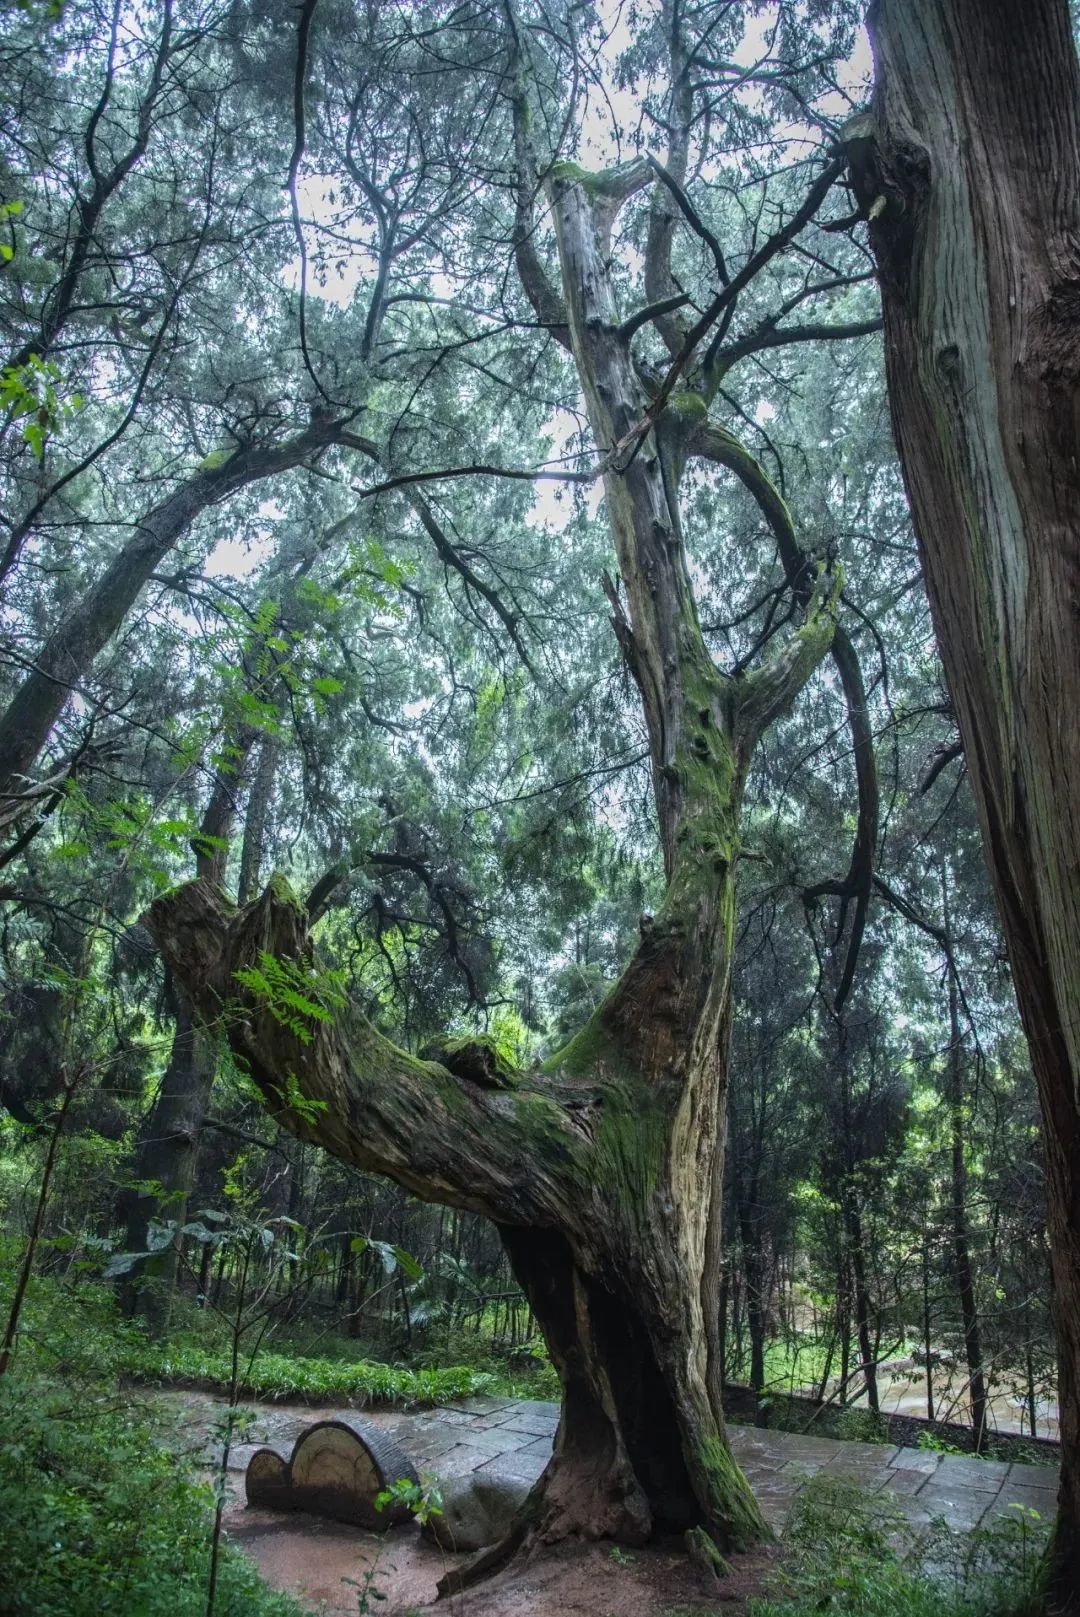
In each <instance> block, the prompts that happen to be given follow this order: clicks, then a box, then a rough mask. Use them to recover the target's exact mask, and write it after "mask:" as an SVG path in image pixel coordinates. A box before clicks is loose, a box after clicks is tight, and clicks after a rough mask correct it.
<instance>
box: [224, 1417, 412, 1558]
mask: <svg viewBox="0 0 1080 1617" xmlns="http://www.w3.org/2000/svg"><path fill="white" fill-rule="evenodd" d="M402 1480H404V1481H406V1482H411V1483H417V1482H418V1481H419V1478H418V1477H417V1475H416V1471H415V1468H414V1467H413V1465H412V1463H411V1462H410V1461H409V1459H408V1458H407V1456H406V1455H405V1454H404V1453H403V1452H402V1451H401V1449H399V1448H398V1446H397V1444H396V1443H395V1442H393V1441H392V1439H390V1438H389V1437H387V1436H386V1433H385V1432H381V1431H379V1429H378V1428H377V1427H375V1426H369V1425H367V1423H366V1422H364V1421H360V1420H355V1419H353V1418H352V1417H350V1416H340V1417H338V1418H337V1419H336V1420H324V1421H316V1422H315V1424H314V1425H313V1426H309V1427H308V1428H307V1429H306V1430H305V1431H303V1432H301V1434H300V1436H299V1437H298V1438H297V1440H296V1442H295V1443H294V1444H293V1447H292V1453H291V1454H290V1453H289V1452H288V1450H287V1449H285V1448H282V1447H277V1446H273V1447H266V1448H261V1449H256V1451H255V1453H254V1454H253V1455H252V1456H251V1459H250V1461H249V1462H248V1468H247V1473H246V1476H245V1479H244V1483H245V1491H246V1494H247V1502H248V1504H249V1505H258V1506H262V1507H264V1508H266V1509H270V1510H301V1511H306V1512H307V1513H308V1514H309V1515H312V1516H328V1517H330V1518H331V1520H333V1521H339V1522H348V1523H350V1524H352V1525H354V1526H357V1527H366V1528H368V1529H369V1530H371V1531H373V1532H376V1533H384V1532H386V1530H387V1529H388V1528H390V1527H393V1526H394V1525H395V1523H397V1522H402V1521H406V1520H407V1519H408V1517H409V1515H410V1511H409V1508H408V1506H407V1505H403V1504H391V1505H387V1506H386V1507H385V1508H384V1509H382V1510H379V1509H377V1508H376V1504H375V1501H376V1499H377V1497H378V1495H379V1494H380V1493H381V1492H382V1491H383V1489H384V1488H389V1487H390V1486H391V1485H392V1484H393V1483H395V1482H399V1481H402Z"/></svg>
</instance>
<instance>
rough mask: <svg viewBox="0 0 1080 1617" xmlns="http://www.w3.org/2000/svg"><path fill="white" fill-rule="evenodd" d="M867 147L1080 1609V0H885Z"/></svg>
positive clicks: (1059, 1590) (891, 348)
mask: <svg viewBox="0 0 1080 1617" xmlns="http://www.w3.org/2000/svg"><path fill="white" fill-rule="evenodd" d="M871 31H872V35H873V42H874V50H875V59H876V68H877V88H876V94H875V105H874V110H873V114H872V116H871V117H869V118H868V119H867V120H865V121H860V124H859V125H858V126H856V127H853V128H852V129H851V130H850V132H849V134H850V140H849V150H850V155H851V163H852V174H853V177H854V181H855V184H856V188H857V190H858V193H859V196H860V201H861V202H862V204H863V207H864V210H865V212H866V214H867V216H868V217H869V218H870V220H871V226H870V229H871V240H872V243H873V246H874V250H875V253H876V255H877V260H878V265H879V269H880V278H881V285H882V293H883V301H884V314H885V329H886V352H887V364H888V374H889V390H890V398H891V404H892V413H893V422H894V427H895V431H896V438H897V445H898V448H899V451H900V457H901V461H902V463H903V467H904V475H905V479H906V482H907V486H908V493H909V495H910V498H911V504H912V510H913V513H914V518H915V526H916V531H917V533H918V536H919V541H920V545H921V549H922V556H923V563H924V568H925V573H926V582H927V589H928V592H929V596H930V604H931V608H932V610H933V613H934V620H935V625H936V629H937V635H938V642H939V645H940V648H941V655H942V660H943V662H944V664H945V671H946V674H947V677H948V681H949V687H950V692H951V695H952V700H953V703H954V705H955V708H956V713H957V717H958V720H959V724H960V731H961V735H962V737H963V741H964V754H965V758H966V760H967V766H968V771H969V774H970V778H971V784H972V788H973V791H974V794H975V800H976V804H977V807H978V811H979V817H980V820H981V825H982V832H983V842H984V846H985V850H986V855H987V859H988V862H989V865H990V870H991V873H992V876H993V880H994V884H995V888H996V892H997V899H998V905H999V909H1000V913H1001V919H1002V924H1003V927H1004V931H1005V936H1006V939H1007V942H1008V947H1009V958H1010V962H1011V966H1012V972H1013V979H1014V982H1015V985H1016V995H1017V999H1018V1002H1019V1006H1020V1013H1021V1016H1022V1018H1023V1022H1024V1027H1025V1031H1026V1033H1027V1037H1028V1042H1029V1046H1030V1049H1031V1058H1032V1065H1033V1067H1034V1071H1035V1076H1036V1080H1037V1083H1038V1088H1039V1098H1040V1104H1041V1108H1042V1115H1043V1124H1044V1141H1045V1151H1046V1168H1047V1210H1048V1223H1049V1231H1050V1240H1051V1246H1052V1254H1053V1274H1054V1291H1055V1312H1056V1318H1057V1328H1058V1344H1059V1347H1058V1352H1059V1360H1058V1362H1059V1388H1058V1394H1059V1403H1060V1410H1061V1439H1062V1462H1063V1463H1062V1472H1061V1491H1060V1494H1059V1513H1058V1518H1057V1525H1056V1529H1055V1537H1054V1543H1053V1549H1052V1556H1051V1569H1050V1581H1049V1596H1048V1599H1049V1605H1050V1608H1051V1609H1052V1610H1054V1611H1056V1612H1070V1613H1074V1612H1077V1611H1080V1019H1078V1016H1077V1009H1076V1007H1077V1005H1078V1004H1080V865H1078V862H1077V847H1078V846H1080V727H1078V725H1077V722H1076V709H1077V698H1078V687H1080V617H1078V615H1077V610H1076V603H1077V593H1078V577H1080V570H1078V554H1080V553H1078V549H1077V534H1078V532H1080V463H1078V459H1077V430H1078V414H1077V400H1078V396H1080V394H1078V389H1080V341H1078V336H1077V333H1078V330H1080V327H1078V324H1077V311H1078V307H1080V72H1078V69H1077V59H1076V51H1075V47H1074V43H1073V37H1072V31H1071V27H1070V19H1069V8H1068V6H1067V4H1066V0H1000V3H998V4H995V5H987V4H985V3H984V0H879V3H878V4H877V5H876V6H875V7H873V8H872V13H871Z"/></svg>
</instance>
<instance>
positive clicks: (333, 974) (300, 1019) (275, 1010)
mask: <svg viewBox="0 0 1080 1617" xmlns="http://www.w3.org/2000/svg"><path fill="white" fill-rule="evenodd" d="M233 977H234V979H235V980H236V981H237V982H238V983H240V984H242V985H243V987H244V988H246V989H247V990H248V992H249V993H251V994H254V995H255V997H256V998H257V999H258V1000H260V1001H261V1002H262V1003H263V1005H264V1006H265V1007H266V1009H267V1010H268V1011H269V1012H270V1014H271V1016H272V1017H273V1018H274V1020H275V1022H280V1023H281V1025H282V1027H287V1028H288V1030H289V1032H290V1033H292V1034H293V1035H294V1036H295V1037H296V1038H298V1039H299V1040H300V1041H301V1043H302V1044H310V1043H311V1040H312V1037H313V1029H312V1027H311V1023H313V1022H332V1021H333V1019H334V1012H335V1011H339V1010H340V1009H341V1007H342V1006H343V1005H344V1004H345V993H344V989H343V983H344V978H345V973H344V972H342V971H320V970H318V968H317V967H315V966H313V965H300V964H299V963H298V962H297V961H295V960H287V959H284V958H282V957H279V956H277V955H272V954H268V953H267V952H266V950H260V952H259V964H258V965H257V966H244V967H242V968H241V969H240V970H239V971H234V972H233Z"/></svg>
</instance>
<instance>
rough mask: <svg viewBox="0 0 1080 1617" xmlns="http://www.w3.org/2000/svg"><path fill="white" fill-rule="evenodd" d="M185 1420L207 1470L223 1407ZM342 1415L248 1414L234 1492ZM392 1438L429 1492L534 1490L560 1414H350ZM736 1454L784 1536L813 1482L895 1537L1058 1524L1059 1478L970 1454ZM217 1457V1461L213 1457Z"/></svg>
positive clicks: (460, 1405)
mask: <svg viewBox="0 0 1080 1617" xmlns="http://www.w3.org/2000/svg"><path fill="white" fill-rule="evenodd" d="M166 1401H168V1402H169V1403H171V1404H173V1405H174V1406H176V1407H178V1408H179V1409H180V1411H181V1413H182V1417H183V1427H184V1432H183V1436H184V1440H185V1442H189V1443H190V1445H191V1451H192V1453H195V1454H198V1455H199V1456H200V1457H201V1458H202V1459H203V1461H204V1463H205V1462H206V1461H207V1460H209V1459H210V1458H211V1456H212V1455H213V1454H214V1452H215V1450H216V1439H215V1429H216V1428H217V1427H218V1425H219V1423H220V1420H221V1416H222V1412H223V1402H222V1400H220V1399H215V1398H213V1397H211V1396H210V1395H209V1394H185V1395H183V1398H182V1400H181V1399H179V1398H178V1397H176V1396H175V1395H166ZM339 1413H341V1411H335V1410H332V1409H315V1408H300V1407H297V1406H295V1405H293V1406H285V1407H278V1408H275V1407H274V1406H267V1405H261V1406H255V1407H254V1408H253V1412H252V1415H251V1418H250V1420H249V1421H248V1423H247V1424H246V1425H245V1427H244V1430H243V1432H242V1434H241V1439H240V1441H239V1442H238V1443H237V1444H236V1445H235V1447H234V1449H233V1453H232V1455H231V1456H230V1467H229V1469H230V1471H231V1472H232V1473H233V1477H234V1482H233V1486H234V1487H235V1488H236V1489H237V1490H239V1491H240V1492H241V1493H242V1489H243V1482H242V1473H243V1470H244V1468H245V1467H246V1464H247V1461H248V1459H249V1458H250V1456H251V1454H252V1452H253V1451H254V1448H255V1447H257V1446H258V1445H260V1444H262V1443H267V1442H269V1443H273V1444H291V1443H292V1442H293V1441H294V1440H295V1439H296V1438H297V1437H298V1436H299V1434H300V1433H301V1432H302V1431H303V1430H304V1429H305V1428H306V1427H307V1426H309V1425H311V1424H312V1423H313V1422H315V1421H317V1420H325V1419H332V1418H333V1417H334V1416H335V1414H339ZM345 1413H348V1414H353V1415H355V1414H357V1413H358V1414H359V1416H360V1418H361V1419H362V1420H365V1421H368V1422H370V1424H371V1425H373V1426H377V1427H379V1428H380V1429H381V1430H382V1431H385V1432H386V1433H387V1434H388V1435H389V1436H392V1437H393V1439H394V1440H395V1442H397V1443H398V1444H399V1445H400V1447H401V1448H402V1449H404V1451H405V1453H406V1454H407V1455H408V1456H409V1458H410V1459H411V1460H412V1461H413V1463H414V1465H415V1466H416V1468H417V1470H418V1471H420V1472H421V1474H422V1475H426V1476H430V1477H432V1478H434V1479H435V1480H436V1481H440V1480H442V1481H447V1480H449V1479H450V1478H453V1477H462V1476H468V1475H469V1474H470V1473H472V1472H475V1473H477V1474H478V1475H480V1474H482V1475H483V1476H484V1477H485V1478H495V1477H506V1478H508V1479H512V1480H513V1481H515V1482H528V1483H532V1482H535V1481H536V1480H537V1478H538V1477H539V1476H540V1474H541V1472H542V1471H543V1469H544V1467H545V1465H546V1464H547V1462H548V1459H549V1458H550V1455H551V1451H552V1444H553V1441H554V1437H555V1431H556V1428H557V1426H558V1420H559V1409H558V1405H557V1404H550V1403H544V1402H542V1401H540V1400H538V1399H533V1398H523V1399H514V1398H500V1397H496V1396H482V1397H478V1398H463V1399H460V1400H458V1401H456V1402H455V1403H453V1404H450V1405H448V1406H447V1407H445V1408H442V1409H434V1410H423V1411H417V1412H415V1413H411V1412H402V1411H401V1410H366V1409H365V1410H360V1411H345ZM729 1436H730V1439H731V1446H732V1449H733V1451H734V1453H735V1456H736V1458H737V1459H738V1462H739V1464H740V1465H741V1466H742V1468H743V1470H744V1471H745V1473H746V1476H747V1480H748V1481H749V1483H750V1485H751V1487H752V1488H753V1490H754V1492H755V1493H756V1494H757V1497H758V1500H759V1502H760V1504H761V1508H762V1511H763V1514H764V1515H765V1518H766V1520H767V1521H768V1522H769V1524H770V1526H772V1527H774V1528H776V1529H777V1530H779V1531H782V1530H783V1527H784V1524H785V1522H786V1521H787V1519H788V1517H789V1516H790V1513H791V1510H792V1507H793V1505H794V1503H795V1501H796V1499H797V1498H798V1496H799V1493H800V1492H801V1491H802V1489H803V1488H804V1487H805V1486H806V1484H807V1483H808V1482H809V1481H810V1479H811V1478H813V1477H815V1476H817V1477H820V1476H825V1477H830V1478H835V1479H836V1480H837V1481H838V1482H848V1483H850V1484H851V1485H852V1486H853V1487H855V1488H857V1489H859V1491H860V1492H861V1493H863V1494H864V1495H865V1496H866V1497H867V1498H868V1499H870V1498H873V1499H874V1500H875V1508H876V1505H878V1504H880V1506H881V1508H882V1510H883V1511H884V1512H886V1513H887V1514H888V1515H889V1517H890V1518H894V1519H896V1521H897V1524H898V1530H899V1527H900V1526H901V1525H902V1524H903V1523H905V1522H906V1523H907V1525H908V1528H909V1530H910V1531H914V1532H915V1533H916V1534H919V1533H924V1532H925V1533H928V1534H933V1533H936V1532H938V1531H939V1529H940V1524H941V1523H944V1525H945V1526H946V1527H947V1528H948V1529H949V1531H950V1533H952V1534H967V1533H970V1532H972V1531H973V1530H974V1529H975V1528H976V1527H978V1526H980V1525H990V1524H991V1523H993V1522H995V1521H998V1520H999V1519H1000V1518H1002V1517H1006V1518H1007V1517H1008V1516H1009V1515H1010V1514H1011V1515H1013V1516H1014V1517H1015V1516H1016V1515H1017V1514H1018V1510H1017V1509H1013V1510H1011V1511H1010V1506H1015V1507H1019V1508H1020V1509H1023V1510H1035V1511H1037V1512H1038V1514H1039V1516H1040V1518H1041V1519H1042V1520H1043V1521H1048V1520H1049V1519H1050V1518H1051V1517H1052V1516H1053V1513H1054V1505H1055V1494H1056V1490H1057V1481H1058V1477H1057V1470H1056V1468H1053V1467H1043V1466H1034V1465H1021V1464H1015V1465H1007V1464H1005V1463H1003V1462H998V1461H993V1460H976V1459H974V1458H973V1457H972V1456H970V1455H952V1454H946V1455H942V1454H939V1453H936V1452H934V1451H933V1450H923V1449H917V1448H895V1447H888V1446H886V1445H883V1444H870V1443H852V1442H838V1441H835V1440H833V1439H831V1438H827V1437H816V1436H813V1435H803V1434H799V1433H789V1432H777V1431H774V1430H769V1431H763V1430H762V1429H761V1428H760V1427H752V1426H751V1427H746V1426H731V1427H730V1428H729ZM217 1452H220V1450H217Z"/></svg>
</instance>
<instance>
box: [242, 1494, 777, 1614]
mask: <svg viewBox="0 0 1080 1617" xmlns="http://www.w3.org/2000/svg"><path fill="white" fill-rule="evenodd" d="M226 1525H227V1528H228V1532H229V1537H230V1539H231V1540H232V1542H233V1543H234V1544H236V1545H237V1546H238V1547H239V1548H241V1549H243V1550H244V1551H245V1552H246V1553H247V1554H248V1555H250V1556H251V1557H252V1559H253V1560H254V1561H255V1562H256V1563H257V1565H258V1567H259V1569H260V1571H261V1572H262V1574H263V1576H264V1577H265V1578H266V1580H267V1581H268V1582H269V1583H271V1584H273V1585H274V1586H275V1587H277V1588H279V1589H287V1590H288V1591H289V1592H290V1593H291V1594H294V1595H296V1596H297V1597H298V1598H299V1599H301V1600H302V1601H303V1602H304V1604H305V1605H308V1606H310V1607H311V1609H312V1610H313V1611H322V1612H325V1613H326V1614H327V1617H330V1614H333V1617H340V1614H343V1613H346V1612H347V1613H352V1614H355V1613H357V1611H364V1610H365V1609H366V1610H369V1611H378V1612H379V1613H381V1614H385V1617H409V1614H410V1613H415V1612H421V1611H425V1610H427V1609H429V1608H430V1607H432V1606H434V1605H435V1602H436V1588H435V1585H436V1583H437V1581H438V1579H439V1578H440V1577H441V1576H442V1574H443V1572H444V1571H445V1570H446V1569H447V1567H448V1566H449V1565H452V1564H453V1559H452V1558H447V1557H446V1556H444V1554H443V1552H442V1551H441V1550H438V1549H436V1548H435V1547H434V1546H432V1545H430V1544H428V1543H426V1542H425V1541H424V1540H423V1539H422V1538H421V1537H420V1533H419V1531H418V1529H417V1528H416V1527H415V1526H414V1525H409V1526H405V1527H398V1528H394V1529H392V1531H391V1532H389V1533H387V1534H385V1535H378V1534H374V1533H365V1532H361V1531H360V1530H359V1529H357V1528H353V1527H345V1526H343V1525H339V1524H337V1523H334V1522H320V1521H316V1520H315V1519H314V1518H313V1517H301V1516H296V1517H292V1518H284V1519H283V1518H282V1517H281V1516H280V1515H277V1514H275V1513H272V1512H269V1511H257V1510H250V1509H247V1508H245V1507H244V1506H243V1504H242V1503H241V1502H240V1501H236V1503H235V1504H233V1505H232V1506H231V1507H230V1509H229V1512H228V1516H227V1519H226ZM772 1564H773V1556H772V1555H771V1554H770V1553H768V1552H763V1553H759V1554H756V1555H747V1556H741V1557H737V1558H736V1559H735V1561H734V1563H733V1569H732V1573H731V1575H730V1576H729V1577H727V1578H724V1579H722V1580H717V1579H714V1578H712V1577H711V1576H710V1575H707V1574H706V1573H704V1572H702V1571H700V1570H699V1569H698V1568H697V1567H696V1566H694V1565H693V1563H692V1562H690V1561H689V1560H688V1559H687V1557H686V1556H685V1555H684V1554H683V1553H682V1551H681V1549H680V1548H679V1547H678V1544H677V1542H676V1543H673V1544H672V1545H671V1546H670V1547H668V1548H665V1547H663V1546H662V1545H656V1546H650V1547H649V1548H648V1549H642V1550H632V1551H625V1552H624V1551H617V1552H616V1553H615V1554H614V1556H613V1554H612V1550H611V1547H610V1546H609V1545H605V1544H578V1543H566V1544H562V1545H558V1546H556V1547H554V1548H550V1549H547V1550H545V1551H544V1552H543V1553H541V1554H540V1555H537V1556H534V1557H533V1558H532V1559H531V1560H529V1561H526V1562H524V1563H521V1562H518V1563H516V1564H513V1565H511V1566H510V1567H509V1568H507V1570H506V1571H505V1572H503V1573H501V1574H500V1575H499V1576H498V1577H495V1578H492V1579H490V1580H489V1581H488V1582H486V1583H483V1584H480V1585H479V1586H478V1587H477V1588H475V1589H470V1590H467V1591H466V1592H465V1593H464V1594H461V1595H454V1596H452V1597H450V1598H448V1599H446V1600H441V1601H439V1602H438V1605H437V1607H436V1610H437V1611H438V1612H440V1613H445V1614H446V1617H691V1614H695V1617H697V1614H700V1617H705V1614H707V1613H716V1614H722V1617H740V1614H741V1613H742V1612H744V1610H745V1604H746V1601H747V1600H748V1599H749V1597H750V1596H751V1595H753V1594H760V1593H761V1592H762V1587H763V1583H764V1579H765V1576H766V1574H767V1572H768V1570H769V1567H770V1565H772ZM348 1579H351V1580H352V1582H351V1583H350V1582H347V1581H346V1580H348ZM365 1591H366V1595H367V1604H366V1607H365V1605H363V1604H362V1603H361V1597H362V1595H363V1594H364V1593H365ZM380 1595H381V1596H383V1597H384V1598H382V1599H379V1598H378V1596H380Z"/></svg>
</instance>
